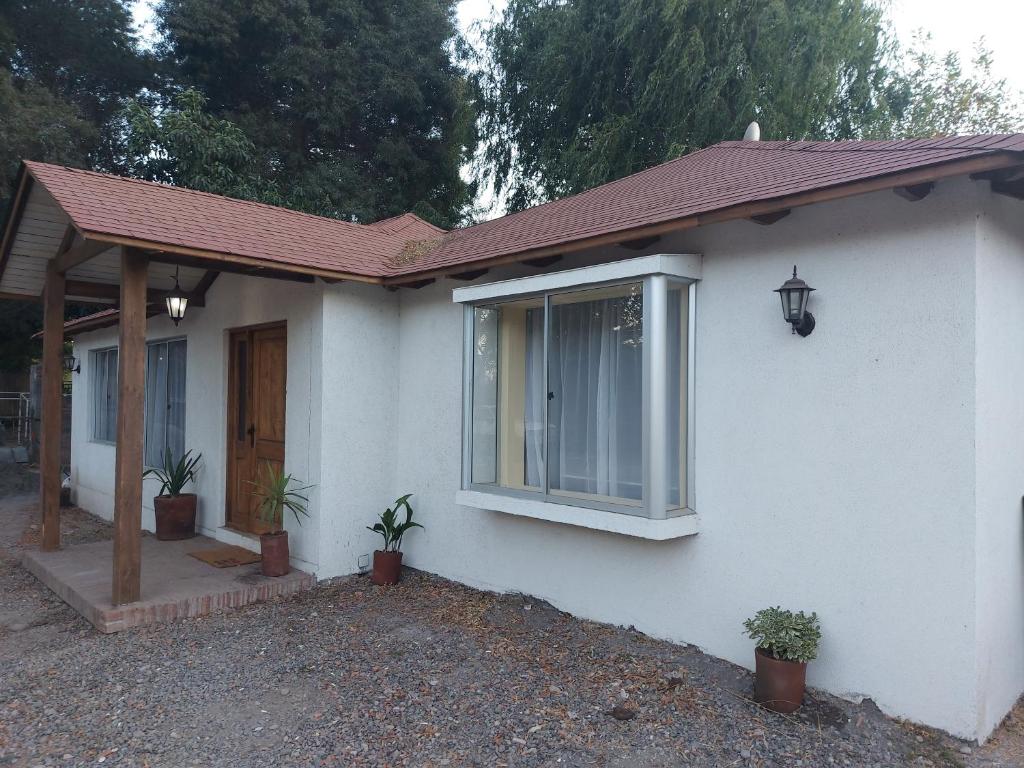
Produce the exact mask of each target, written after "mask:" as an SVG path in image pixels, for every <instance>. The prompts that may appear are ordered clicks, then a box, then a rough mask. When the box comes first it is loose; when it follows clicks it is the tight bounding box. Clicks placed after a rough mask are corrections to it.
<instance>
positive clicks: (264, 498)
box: [251, 462, 313, 532]
mask: <svg viewBox="0 0 1024 768" xmlns="http://www.w3.org/2000/svg"><path fill="white" fill-rule="evenodd" d="M294 482H296V481H295V479H294V478H293V477H292V476H291V475H290V474H288V475H286V474H285V473H284V471H283V470H281V471H278V470H276V469H274V467H273V465H271V464H270V462H267V464H266V467H265V472H264V473H263V478H262V479H261V480H258V481H257V482H255V483H251V485H253V486H254V487H255V489H256V490H254V491H253V495H254V496H256V499H257V501H258V502H259V504H258V506H257V509H256V512H257V514H258V515H259V517H260V519H261V520H263V522H265V523H267V524H269V525H272V526H276V528H275V532H276V531H281V530H284V528H283V526H284V512H285V510H287V511H289V512H291V513H292V515H293V516H294V517H295V522H296V523H298V524H299V525H300V526H301V525H302V518H303V517H309V512H307V511H306V505H307V504H309V497H308V496H303V495H302V494H303V492H304V491H308V490H309V489H310V488H312V487H313V486H312V485H302V486H299V487H298V488H293V487H291V486H292V483H294Z"/></svg>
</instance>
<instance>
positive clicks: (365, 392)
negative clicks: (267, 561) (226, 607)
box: [318, 283, 399, 577]
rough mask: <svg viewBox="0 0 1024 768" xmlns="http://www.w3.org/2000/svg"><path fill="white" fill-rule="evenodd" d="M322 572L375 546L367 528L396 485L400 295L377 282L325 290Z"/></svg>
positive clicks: (343, 566)
mask: <svg viewBox="0 0 1024 768" xmlns="http://www.w3.org/2000/svg"><path fill="white" fill-rule="evenodd" d="M323 328H324V349H323V352H324V360H325V372H326V375H325V379H324V386H323V392H324V394H323V421H322V424H321V430H322V440H323V471H322V475H321V476H322V481H321V488H320V496H321V498H322V499H323V500H324V501H323V523H322V528H321V544H320V551H321V559H320V569H319V571H318V575H320V576H321V577H328V576H336V575H339V574H345V573H353V572H355V571H356V570H358V567H359V556H360V555H364V554H367V553H370V552H372V551H373V550H374V549H375V548H377V547H379V546H380V537H379V536H378V535H377V534H375V533H372V532H370V531H367V530H366V526H367V525H373V524H374V523H375V522H376V515H377V514H378V513H379V512H382V511H383V510H384V508H385V506H386V505H387V504H388V503H390V502H391V501H393V500H394V499H395V498H396V497H397V496H398V495H399V494H398V492H396V491H395V490H394V456H395V447H394V437H395V434H396V417H397V410H398V409H397V402H398V379H397V377H396V374H397V368H398V364H397V356H398V294H397V293H393V292H390V291H386V290H384V289H383V288H381V287H380V286H377V285H366V284H360V283H342V284H338V285H333V286H329V287H327V288H325V289H324V300H323Z"/></svg>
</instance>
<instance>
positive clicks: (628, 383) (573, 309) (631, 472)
mask: <svg viewBox="0 0 1024 768" xmlns="http://www.w3.org/2000/svg"><path fill="white" fill-rule="evenodd" d="M641 318H642V299H641V297H640V296H639V295H632V296H622V297H615V298H608V299H598V300H593V301H584V302H575V303H568V304H555V303H554V302H553V303H552V311H551V337H550V342H549V343H550V348H549V356H550V357H549V369H548V387H549V390H550V394H549V403H548V424H549V443H548V476H549V481H548V482H549V486H550V488H551V489H552V490H560V491H564V492H570V493H572V492H576V493H586V494H594V495H599V496H609V497H614V498H624V499H631V500H637V501H639V500H640V499H641V498H642V493H643V441H642V426H641V425H642V418H641V417H642V404H643V399H642V392H643V390H642V383H643V335H642V321H641Z"/></svg>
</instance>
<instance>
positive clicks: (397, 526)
mask: <svg viewBox="0 0 1024 768" xmlns="http://www.w3.org/2000/svg"><path fill="white" fill-rule="evenodd" d="M410 497H412V494H411V493H407V494H405V496H402V497H400V498H399V499H397V500H396V501H395V506H394V507H388V509H386V510H385V511H384V513H383V514H382V515H381V516H380V522H379V523H375V524H374V525H373V526H372V527H371V526H369V525H368V526H366V528H367V530H370V531H373V532H375V533H379V534H380V535H381V536H383V537H384V549H378V550H377V551H376V552H374V553H373V572H372V573H371V574H370V581H372V582H373V583H374V584H380V585H385V584H397V583H398V580H399V579H400V578H401V576H402V551H401V547H402V537H403V536H404V535H405V533H406V531H408V530H409V529H410V528H422V527H423V526H422V525H420V524H419V523H414V522H413V521H412V505H411V504H410V503H409V499H410ZM403 507H404V508H405V522H400V521H399V520H398V512H399V510H400V509H402V508H403Z"/></svg>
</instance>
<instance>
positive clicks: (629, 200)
mask: <svg viewBox="0 0 1024 768" xmlns="http://www.w3.org/2000/svg"><path fill="white" fill-rule="evenodd" d="M1000 151H1009V152H1017V153H1021V152H1024V134H1005V135H985V136H965V137H951V138H945V139H915V140H905V141H842V142H823V141H763V142H753V141H726V142H722V143H721V144H715V145H714V146H711V147H708V148H707V149H703V150H701V151H699V152H694V153H692V154H689V155H684V156H683V157H680V158H677V159H675V160H670V161H669V162H667V163H662V164H661V165H658V166H655V167H653V168H650V169H648V170H646V171H641V172H640V173H635V174H633V175H632V176H626V177H624V178H622V179H618V180H617V181H613V182H611V183H608V184H604V185H602V186H600V187H596V188H594V189H591V190H589V191H586V192H582V193H580V194H578V195H573V196H572V197H567V198H563V199H561V200H556V201H553V202H550V203H545V204H543V205H539V206H537V207H535V208H529V209H527V210H525V211H521V212H519V213H514V214H511V215H508V216H503V217H502V218H499V219H494V220H492V221H487V222H484V223H482V224H478V225H476V226H473V227H469V228H467V229H463V230H456V231H454V232H451V233H449V234H448V235H447V236H446V237H445V238H444V240H443V241H442V242H441V244H440V246H439V247H438V248H435V249H433V250H432V251H430V252H429V253H427V254H425V255H424V256H423V257H422V258H421V259H419V260H418V261H417V262H416V264H415V265H406V266H405V267H404V268H403V271H404V272H407V273H408V272H414V271H415V272H419V271H426V270H430V269H436V268H439V267H445V266H450V265H453V264H466V263H471V262H473V261H478V260H485V259H493V258H496V257H500V256H506V255H510V254H513V253H522V252H525V251H531V250H537V249H541V248H545V247H549V246H556V245H562V244H566V243H571V242H573V241H575V240H584V239H588V238H593V237H598V236H601V235H606V234H610V233H615V232H621V231H624V230H630V229H635V228H638V227H644V226H649V225H652V224H658V223H661V222H668V221H673V220H676V219H683V218H687V217H691V216H699V215H701V214H708V213H711V212H713V211H720V210H722V209H725V208H731V207H733V206H738V205H743V204H746V203H754V202H760V201H765V200H773V199H778V198H783V197H786V196H789V195H794V194H798V193H801V192H808V191H813V190H820V189H825V188H829V187H836V186H840V185H845V184H850V183H853V182H858V181H863V180H866V179H872V178H877V177H881V176H886V175H890V174H896V173H899V172H901V171H909V170H913V169H917V168H924V167H928V166H934V165H938V164H943V163H949V162H951V161H955V160H963V159H966V158H971V157H979V156H985V155H993V154H996V153H998V152H1000ZM1021 161H1022V162H1024V157H1022V158H1021Z"/></svg>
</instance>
